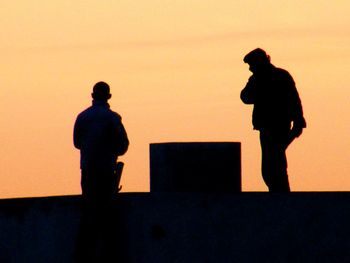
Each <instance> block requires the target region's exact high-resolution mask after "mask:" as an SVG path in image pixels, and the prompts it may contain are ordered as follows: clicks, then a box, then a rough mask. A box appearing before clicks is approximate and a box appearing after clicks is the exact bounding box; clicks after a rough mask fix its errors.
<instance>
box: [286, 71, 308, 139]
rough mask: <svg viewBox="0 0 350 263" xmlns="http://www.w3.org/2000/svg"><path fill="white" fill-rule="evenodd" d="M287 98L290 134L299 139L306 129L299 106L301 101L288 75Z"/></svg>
mask: <svg viewBox="0 0 350 263" xmlns="http://www.w3.org/2000/svg"><path fill="white" fill-rule="evenodd" d="M287 87H288V97H289V102H290V103H289V107H290V111H291V114H292V116H291V117H292V121H293V127H292V134H293V136H295V137H299V136H300V135H301V134H302V132H303V129H304V128H306V121H305V119H304V114H303V107H302V105H301V100H300V97H299V93H298V90H297V88H296V86H295V82H294V80H293V78H292V76H291V75H290V74H288V85H287Z"/></svg>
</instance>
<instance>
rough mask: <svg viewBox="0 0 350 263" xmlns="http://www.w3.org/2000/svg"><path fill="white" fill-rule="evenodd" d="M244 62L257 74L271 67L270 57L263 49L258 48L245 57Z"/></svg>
mask: <svg viewBox="0 0 350 263" xmlns="http://www.w3.org/2000/svg"><path fill="white" fill-rule="evenodd" d="M243 61H244V62H245V63H247V64H248V65H249V70H250V71H251V72H253V73H257V72H259V71H261V70H264V69H265V68H266V67H267V66H268V65H270V56H269V55H267V54H266V52H265V51H264V50H262V49H261V48H256V49H254V50H252V51H250V52H249V53H248V54H247V55H245V57H244V59H243Z"/></svg>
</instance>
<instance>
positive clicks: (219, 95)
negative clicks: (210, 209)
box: [0, 0, 350, 198]
mask: <svg viewBox="0 0 350 263" xmlns="http://www.w3.org/2000/svg"><path fill="white" fill-rule="evenodd" d="M349 12H350V2H349V1H348V0H336V1H329V0H327V1H325V0H318V1H304V0H303V1H302V0H294V1H287V0H279V1H277V0H274V1H273V0H265V1H258V0H245V1H234V0H220V1H218V0H215V1H214V0H147V1H144V0H134V1H130V0H118V1H111V0H98V1H97V0H84V1H82V0H77V1H73V0H59V1H58V0H52V1H44V0H31V1H27V0H16V1H4V2H2V3H1V9H0V20H1V27H0V32H1V34H0V37H1V41H0V52H1V58H2V59H1V62H0V86H1V90H0V125H1V129H0V143H1V147H0V198H9V197H24V196H26V197H27V196H48V195H70V194H79V193H80V170H79V151H78V150H76V149H75V148H74V147H73V144H72V129H73V125H74V121H75V118H76V115H77V114H78V113H79V112H80V111H82V110H83V109H85V108H86V107H88V106H90V104H91V98H90V93H91V89H92V86H93V85H94V84H95V83H96V82H97V81H100V80H103V81H106V82H107V83H109V84H110V86H111V90H112V94H113V97H112V99H111V100H110V104H111V107H112V109H113V110H115V111H117V112H118V113H120V114H121V115H122V117H123V122H124V125H125V127H126V129H127V131H128V135H129V139H130V141H131V144H130V149H129V151H128V152H127V154H126V155H125V156H123V157H122V158H121V160H123V161H124V162H125V169H124V173H123V178H122V182H121V184H122V185H123V191H124V192H134V191H136V192H139V191H149V144H150V143H155V142H175V141H179V142H188V141H235V142H241V143H242V181H243V182H242V187H243V191H267V188H266V186H265V185H264V183H263V181H262V178H261V174H260V145H259V139H258V132H256V131H253V129H252V125H251V111H252V107H251V106H248V105H244V104H243V103H242V102H241V101H240V98H239V94H240V91H241V89H242V88H243V87H244V86H245V84H246V81H247V79H248V78H249V76H250V72H249V70H248V66H247V65H246V64H244V63H243V61H242V59H243V57H244V55H245V54H246V53H248V52H249V51H251V50H252V49H254V48H256V47H260V48H263V49H265V50H266V51H267V52H268V53H269V54H270V56H271V58H272V63H273V64H274V65H276V66H278V67H282V68H285V69H287V70H288V71H289V72H290V73H291V74H292V76H293V78H294V80H295V82H296V84H297V88H298V91H299V94H300V97H301V100H302V104H303V108H304V114H305V118H306V120H307V124H308V127H307V129H306V130H305V131H304V133H303V135H302V136H301V137H300V138H299V139H298V140H296V141H295V142H294V143H293V144H292V145H291V146H290V148H289V149H288V152H287V155H288V164H289V167H288V170H289V174H290V184H291V189H292V190H293V191H349V190H350V16H349Z"/></svg>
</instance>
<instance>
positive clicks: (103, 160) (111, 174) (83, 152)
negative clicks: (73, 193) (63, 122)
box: [73, 82, 129, 200]
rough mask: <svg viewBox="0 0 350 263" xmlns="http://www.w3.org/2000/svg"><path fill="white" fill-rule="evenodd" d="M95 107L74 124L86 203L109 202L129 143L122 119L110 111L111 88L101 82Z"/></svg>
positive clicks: (84, 113) (94, 103) (94, 100)
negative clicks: (117, 168)
mask: <svg viewBox="0 0 350 263" xmlns="http://www.w3.org/2000/svg"><path fill="white" fill-rule="evenodd" d="M91 96H92V98H93V101H92V106H91V107H89V108H87V109H86V110H84V111H83V112H81V113H80V114H79V115H78V117H77V119H76V122H75V125H74V135H73V140H74V146H75V147H76V148H78V149H79V150H80V168H81V188H82V195H83V197H84V198H86V199H87V200H91V199H94V200H108V199H110V198H111V197H112V196H113V194H114V193H115V192H116V190H117V185H116V184H117V183H116V176H115V169H116V161H117V158H118V156H120V155H123V154H124V153H125V152H126V151H127V150H128V146H129V140H128V136H127V133H126V131H125V128H124V126H123V124H122V119H121V116H120V115H119V114H118V113H116V112H114V111H112V110H111V109H110V106H109V104H108V103H107V101H108V100H109V99H110V98H111V97H112V95H111V94H110V88H109V85H108V84H107V83H105V82H98V83H96V84H95V85H94V87H93V93H92V94H91Z"/></svg>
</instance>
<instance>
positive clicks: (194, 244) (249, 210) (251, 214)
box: [0, 193, 350, 263]
mask: <svg viewBox="0 0 350 263" xmlns="http://www.w3.org/2000/svg"><path fill="white" fill-rule="evenodd" d="M79 204H80V199H79V197H77V196H71V197H51V198H32V199H13V200H0V233H1V238H0V262H6V263H7V262H21V263H23V262H73V255H74V247H75V244H76V238H77V233H78V228H79V222H80V218H81V213H80V212H81V210H80V205H79ZM349 204H350V193H291V194H269V193H237V194H190V193H182V194H181V193H168V194H160V193H139V194H131V193H130V194H120V195H119V196H118V197H117V198H116V200H114V202H113V205H112V207H111V208H110V211H109V213H107V214H106V215H107V216H106V220H105V222H106V225H107V228H108V229H110V231H109V233H108V235H110V236H109V237H108V238H107V236H108V235H107V236H106V235H101V236H100V237H99V238H100V239H105V240H102V242H100V243H99V244H100V246H101V244H104V245H105V246H106V247H107V246H108V245H111V246H110V248H111V250H110V251H109V252H110V253H111V255H112V258H113V260H114V261H113V260H111V261H110V262H135V263H143V262H147V263H149V262H155V263H156V262H167V263H168V262H223V263H224V262H225V263H226V262H349V261H350V252H349V251H350V209H349V208H350V205H349ZM108 222H110V223H108ZM104 245H102V246H101V247H102V248H101V249H102V250H103V249H104Z"/></svg>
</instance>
